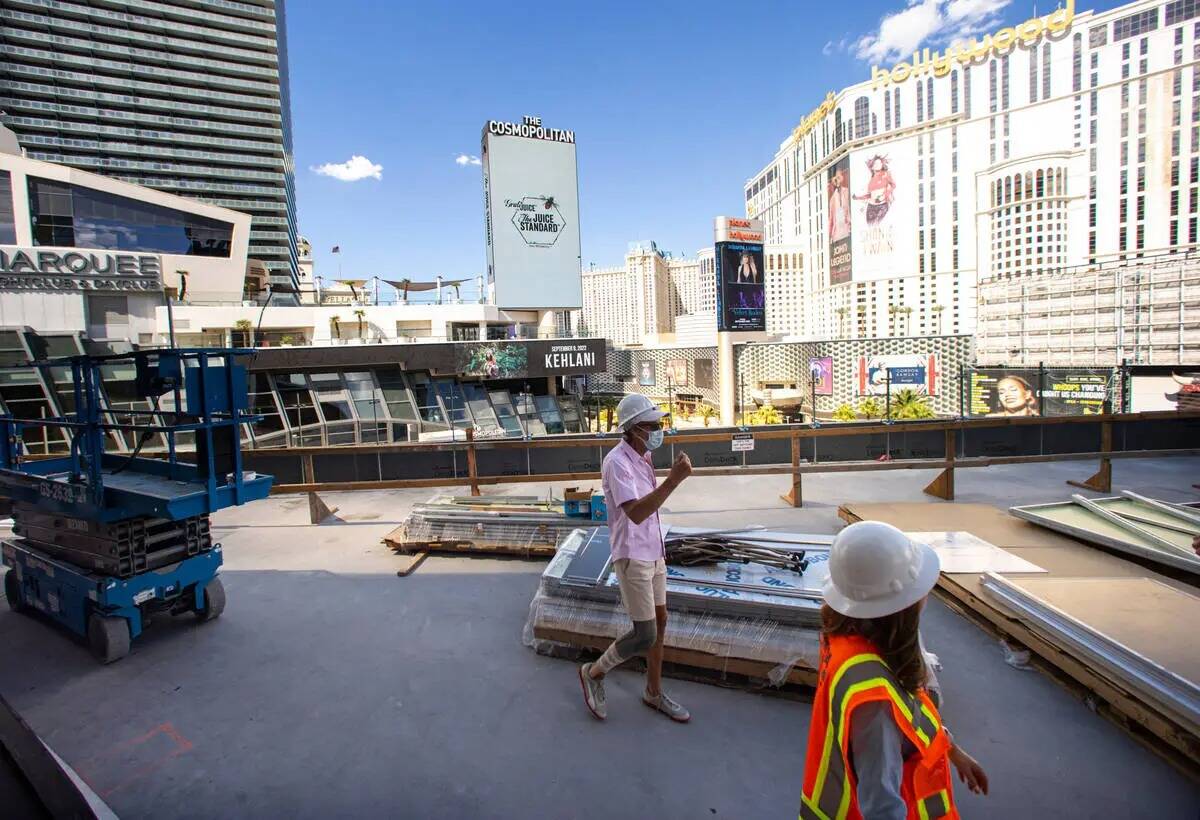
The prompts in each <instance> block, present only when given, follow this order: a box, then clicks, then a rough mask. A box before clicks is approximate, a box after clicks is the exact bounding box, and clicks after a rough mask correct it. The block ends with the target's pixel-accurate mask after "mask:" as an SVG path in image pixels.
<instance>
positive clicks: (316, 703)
mask: <svg viewBox="0 0 1200 820" xmlns="http://www.w3.org/2000/svg"><path fill="white" fill-rule="evenodd" d="M1091 467H1092V465H1090V464H1084V463H1074V464H1072V463H1065V464H1052V465H1038V466H1014V467H991V468H986V469H976V470H963V471H960V474H959V476H958V477H957V484H958V491H959V498H960V500H962V501H986V502H991V503H995V504H998V505H1009V504H1013V503H1026V502H1034V501H1038V500H1042V499H1044V498H1065V497H1066V496H1067V493H1068V488H1067V487H1066V486H1065V485H1064V484H1063V481H1064V480H1065V479H1067V478H1081V477H1085V476H1086V475H1088V474H1090V472H1091ZM1115 472H1116V478H1117V480H1118V485H1119V486H1118V489H1124V488H1129V489H1137V490H1139V491H1141V492H1145V493H1148V494H1150V495H1158V496H1161V497H1166V498H1172V499H1186V498H1189V497H1195V493H1194V492H1191V491H1190V490H1187V489H1185V488H1190V486H1191V484H1192V482H1193V481H1195V480H1196V476H1197V475H1200V459H1189V460H1184V459H1173V460H1161V461H1133V460H1130V461H1122V462H1117V463H1116V467H1115ZM930 478H932V474H929V475H926V474H925V473H915V472H908V471H906V472H904V473H877V474H865V473H844V474H838V473H831V474H825V475H821V476H816V477H806V479H805V488H804V489H805V498H806V507H805V508H804V509H802V510H793V509H790V508H787V507H785V506H783V504H782V503H781V502H779V501H778V493H779V492H780V491H782V490H783V489H785V486H784V485H785V484H786V479H784V478H783V477H778V476H759V477H752V476H747V477H731V478H730V477H723V478H705V479H693V480H691V481H689V482H688V483H687V484H685V485H684V487H683V488H682V489H681V490H680V491H679V492H678V493H677V494H676V495H675V496H674V497H673V498H672V499H671V500H670V502H669V504H668V507H669V510H668V512H667V514H666V516H665V517H666V518H667V519H668V520H670V521H673V522H676V523H679V524H690V525H705V524H716V525H727V524H732V523H737V524H767V525H770V526H773V527H786V528H790V529H794V530H798V531H809V532H833V531H836V529H837V528H838V527H839V525H840V522H839V521H838V520H837V518H836V509H837V504H838V503H839V502H841V501H845V500H862V501H866V500H879V501H900V500H928V497H926V496H922V494H921V492H920V488H921V487H922V486H924V484H925V483H927V482H928V481H929V480H930ZM503 489H504V490H505V491H507V492H509V493H510V494H530V493H544V492H545V490H546V487H545V486H542V485H520V486H510V487H506V488H503ZM428 496H429V492H427V491H421V492H416V491H398V492H362V493H356V494H340V495H332V494H331V495H330V496H329V497H328V498H327V499H326V500H327V501H328V502H329V503H330V504H331V505H336V506H339V507H341V513H340V515H342V516H343V517H344V518H345V522H344V523H341V524H330V525H324V526H321V527H311V526H309V525H308V524H307V506H306V503H305V500H304V499H303V498H301V497H275V498H272V499H269V500H267V501H263V502H259V503H256V504H253V505H250V506H248V507H245V508H242V509H237V510H229V511H225V512H223V513H222V514H220V515H219V516H217V519H218V523H219V525H220V526H219V529H218V535H219V537H220V539H221V541H222V542H223V544H224V545H225V556H226V566H225V569H224V570H223V572H222V575H223V577H224V579H225V585H226V589H227V591H228V596H229V606H228V609H227V610H226V612H225V614H224V615H223V616H222V617H221V619H220V620H218V621H216V622H214V623H212V624H207V625H204V626H201V627H197V626H194V625H193V624H192V623H191V621H190V619H186V618H184V619H179V620H177V621H168V622H162V623H156V624H155V625H154V626H153V627H152V628H151V630H150V631H149V632H147V634H146V635H145V636H144V637H143V638H142V639H141V641H140V642H139V643H137V644H135V648H134V651H133V653H132V654H131V655H130V656H129V657H128V658H126V659H124V660H123V661H121V662H120V663H117V664H114V665H112V666H108V667H100V666H98V665H96V664H95V662H94V661H93V660H92V659H91V657H90V655H89V654H88V652H87V651H86V649H85V648H84V647H83V646H82V645H80V644H78V643H75V642H73V641H72V640H70V639H68V638H67V637H65V636H64V635H63V634H61V633H59V632H58V631H56V630H54V629H52V628H51V627H49V626H47V625H46V624H44V623H41V622H39V621H36V620H33V619H31V618H28V617H24V616H17V615H13V614H12V613H10V612H8V611H7V609H4V608H0V656H2V657H3V658H4V660H3V662H2V663H0V692H2V693H3V694H4V695H5V697H7V698H8V699H9V700H10V702H12V704H13V705H14V706H15V707H16V708H17V709H19V710H21V711H22V712H23V714H24V716H25V717H26V719H27V720H28V721H29V722H30V723H31V724H32V726H33V727H34V728H35V729H37V730H38V731H39V732H41V733H42V735H43V737H44V739H45V740H46V742H47V743H48V744H49V745H50V746H51V747H52V748H53V749H54V750H55V751H56V752H58V753H59V754H60V755H61V756H62V757H63V758H65V759H66V760H67V761H68V762H69V763H71V764H72V765H73V766H74V767H75V768H76V769H77V770H78V771H79V772H80V774H81V775H83V777H84V778H85V779H87V781H88V782H89V783H90V784H91V785H92V786H93V787H94V788H95V789H96V791H97V792H99V793H100V794H101V795H103V796H104V797H105V799H106V800H107V801H108V802H109V803H110V805H111V806H112V807H113V808H114V809H115V810H116V812H117V813H118V814H119V815H121V816H122V817H127V818H128V817H150V816H164V815H165V816H171V817H217V816H220V817H246V816H272V817H274V816H294V817H324V816H358V817H374V816H391V817H421V818H442V817H444V818H464V817H471V818H477V817H478V818H483V817H497V818H508V817H520V818H534V817H536V818H541V817H555V818H571V817H579V818H589V817H637V818H641V817H661V818H701V817H730V818H755V819H757V818H773V817H779V818H787V817H794V816H795V815H796V812H797V810H798V806H799V793H800V782H801V776H802V772H803V762H804V745H805V738H806V733H807V730H808V718H809V711H810V710H809V706H808V705H807V704H805V703H798V702H795V701H789V700H784V699H780V698H774V697H770V696H764V695H757V694H749V693H746V692H740V691H732V690H725V689H720V688H716V687H713V686H706V685H702V684H696V683H686V682H679V681H672V682H670V684H669V688H670V691H671V692H672V693H673V694H674V695H675V696H676V697H677V698H678V699H679V700H680V701H681V702H683V703H684V704H686V705H687V706H688V707H689V708H690V709H691V711H692V714H693V716H694V718H693V722H692V723H691V724H690V725H686V726H679V725H675V724H672V723H670V722H669V721H667V720H666V719H665V718H662V717H660V716H657V715H655V714H653V713H651V712H650V711H649V710H647V709H645V708H644V707H642V706H641V705H640V704H639V703H638V700H637V695H638V692H639V686H640V684H641V680H640V677H639V676H637V675H635V674H634V673H632V672H618V673H616V674H614V675H613V676H612V678H611V679H610V680H611V682H610V687H609V708H610V718H609V720H608V722H607V723H605V724H598V723H596V722H595V721H594V720H593V719H592V718H591V717H590V716H589V715H588V714H587V712H586V710H585V709H584V707H583V705H582V703H581V700H580V695H579V686H578V683H577V680H576V677H575V668H574V666H573V665H572V664H570V663H568V662H566V661H562V660H555V659H550V658H544V657H540V656H538V655H536V654H535V653H534V652H532V651H531V650H529V649H527V648H525V647H524V646H522V645H521V643H520V636H521V628H522V625H523V623H524V621H525V616H526V612H527V609H528V604H529V601H530V598H531V597H532V595H533V592H534V590H535V588H536V586H537V578H538V573H539V572H540V571H541V568H542V565H541V563H538V562H526V561H499V560H487V559H477V560H472V559H455V558H433V559H430V560H429V561H427V562H426V563H425V564H424V565H423V566H422V567H421V568H420V569H419V570H418V571H417V572H416V574H414V575H412V576H411V577H408V578H403V579H401V578H397V577H395V568H396V565H397V563H398V559H397V558H395V556H393V555H392V554H391V553H390V552H388V551H387V550H386V549H384V548H383V547H381V546H380V544H379V539H380V538H381V536H383V535H384V534H386V533H387V532H388V531H390V530H391V528H392V527H393V526H395V524H397V523H398V522H399V521H400V520H401V519H402V518H403V517H404V515H405V513H406V511H407V509H408V506H409V505H410V504H411V503H413V502H414V501H418V500H423V499H425V498H427V497H428ZM931 503H934V502H931ZM937 503H940V502H937ZM924 633H925V637H926V641H927V643H928V644H929V648H930V649H931V650H932V651H934V652H936V653H938V654H939V655H940V657H941V659H942V661H943V664H944V669H943V671H942V672H941V673H940V677H941V680H942V685H943V687H944V690H945V696H946V699H947V703H946V708H945V710H944V715H945V718H946V722H947V725H949V726H951V727H952V728H953V730H954V732H955V735H956V737H957V738H958V740H959V742H960V743H962V744H963V746H964V747H965V748H967V749H968V750H970V751H971V752H972V753H973V754H974V755H975V756H976V757H977V758H978V759H979V760H980V761H981V763H982V764H983V766H984V767H985V768H986V769H987V772H988V774H989V776H990V778H991V783H992V794H991V795H990V796H988V797H986V798H983V797H975V796H973V795H970V794H969V793H967V792H966V791H965V790H963V789H959V790H958V797H959V802H960V806H961V808H962V811H963V813H964V814H965V815H966V816H968V817H1004V818H1011V817H1052V816H1053V817H1155V818H1174V817H1178V818H1189V820H1194V818H1196V817H1197V816H1198V814H1200V788H1198V787H1197V786H1196V785H1195V784H1191V783H1189V782H1188V781H1187V780H1186V779H1185V778H1183V777H1182V776H1180V775H1179V774H1178V773H1176V772H1175V771H1174V770H1173V769H1171V768H1170V767H1169V766H1168V765H1167V764H1165V763H1163V762H1162V761H1160V760H1159V759H1158V758H1157V757H1155V756H1154V755H1153V754H1151V753H1150V752H1148V751H1146V750H1144V749H1142V748H1141V747H1140V746H1138V745H1137V744H1135V743H1134V742H1133V741H1132V740H1130V739H1128V738H1127V737H1126V736H1125V735H1124V734H1122V733H1121V732H1120V731H1119V730H1118V729H1116V728H1115V727H1114V726H1112V725H1111V724H1109V723H1108V722H1106V721H1105V720H1104V719H1102V718H1100V717H1098V716H1096V715H1094V714H1092V713H1091V712H1089V711H1088V709H1087V708H1086V707H1085V706H1083V705H1082V704H1080V703H1078V702H1076V701H1075V700H1073V699H1072V698H1071V697H1069V696H1068V695H1067V694H1066V693H1065V692H1064V691H1062V690H1061V689H1060V688H1059V687H1058V686H1056V685H1055V684H1054V683H1053V682H1051V681H1050V680H1048V679H1046V678H1044V677H1042V676H1041V675H1039V674H1037V673H1035V672H1023V671H1018V670H1016V669H1014V668H1012V667H1009V666H1007V665H1005V664H1004V662H1003V660H1002V657H1001V652H1000V650H999V648H998V647H997V645H996V644H995V643H994V642H993V641H992V640H991V639H990V638H988V637H987V636H986V635H985V634H984V633H983V632H981V631H980V630H978V629H976V628H975V627H974V626H973V625H971V624H970V623H968V622H967V621H965V620H963V619H962V618H960V617H958V616H957V615H955V614H953V613H951V612H950V611H949V610H947V609H945V608H944V607H943V606H942V605H940V604H937V603H934V604H933V605H932V606H930V607H929V608H928V609H927V611H926V618H925V625H924ZM1147 796H1149V797H1147Z"/></svg>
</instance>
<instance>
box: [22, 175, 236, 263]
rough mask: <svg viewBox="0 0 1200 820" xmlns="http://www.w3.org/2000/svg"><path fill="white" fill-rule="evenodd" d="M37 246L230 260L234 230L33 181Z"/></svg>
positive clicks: (213, 222)
mask: <svg viewBox="0 0 1200 820" xmlns="http://www.w3.org/2000/svg"><path fill="white" fill-rule="evenodd" d="M29 216H30V220H31V221H32V223H33V241H34V244H35V245H49V246H52V247H75V248H96V249H98V250H109V251H146V252H150V253H175V254H181V255H186V256H229V248H230V245H231V244H232V241H233V225H231V224H229V223H228V222H221V221H219V220H216V219H208V218H207V217H203V216H197V215H196V214H189V213H187V212H185V211H177V210H175V209H173V208H164V207H163V206H161V205H152V204H150V203H148V202H139V201H138V200H136V199H129V198H127V197H123V196H117V195H116V194H110V193H107V192H105V191H97V190H95V189H93V188H84V187H82V186H79V185H70V184H68V183H65V182H56V181H54V180H49V179H38V178H36V177H30V178H29Z"/></svg>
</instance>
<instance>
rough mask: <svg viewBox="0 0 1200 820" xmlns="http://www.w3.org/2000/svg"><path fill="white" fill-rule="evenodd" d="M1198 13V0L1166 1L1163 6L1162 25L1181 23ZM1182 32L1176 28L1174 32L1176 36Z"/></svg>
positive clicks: (1199, 10)
mask: <svg viewBox="0 0 1200 820" xmlns="http://www.w3.org/2000/svg"><path fill="white" fill-rule="evenodd" d="M1198 14H1200V2H1198V0H1175V2H1173V3H1167V5H1166V6H1165V8H1164V15H1163V16H1164V22H1163V25H1164V26H1173V25H1175V24H1176V23H1182V22H1184V21H1185V20H1191V19H1192V18H1193V17H1196V16H1197V15H1198ZM1182 34H1183V29H1178V30H1176V32H1175V36H1176V37H1180V36H1181V35H1182Z"/></svg>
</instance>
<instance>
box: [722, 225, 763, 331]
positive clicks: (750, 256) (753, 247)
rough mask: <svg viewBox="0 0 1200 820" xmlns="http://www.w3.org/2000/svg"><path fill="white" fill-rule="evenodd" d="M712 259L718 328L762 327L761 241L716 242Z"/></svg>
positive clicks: (727, 329) (728, 329) (754, 328)
mask: <svg viewBox="0 0 1200 820" xmlns="http://www.w3.org/2000/svg"><path fill="white" fill-rule="evenodd" d="M716 261H717V298H718V301H719V302H720V304H719V305H718V306H717V323H718V330H722V331H763V330H766V329H767V319H766V291H765V290H764V282H763V274H764V273H765V268H764V266H763V246H762V243H759V242H718V243H717V248H716Z"/></svg>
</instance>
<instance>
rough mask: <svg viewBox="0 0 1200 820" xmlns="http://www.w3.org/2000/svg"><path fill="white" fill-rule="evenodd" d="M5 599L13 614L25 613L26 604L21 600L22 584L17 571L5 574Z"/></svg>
mask: <svg viewBox="0 0 1200 820" xmlns="http://www.w3.org/2000/svg"><path fill="white" fill-rule="evenodd" d="M4 599H5V600H6V601H8V608H9V609H11V610H12V611H13V612H24V611H25V609H26V606H25V602H24V601H23V600H21V582H20V581H18V580H17V573H16V571H14V570H11V569H10V570H9V571H8V572H6V573H4Z"/></svg>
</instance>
